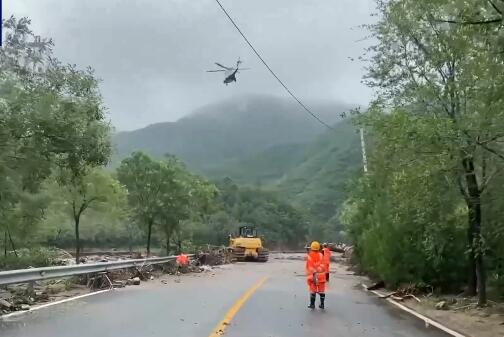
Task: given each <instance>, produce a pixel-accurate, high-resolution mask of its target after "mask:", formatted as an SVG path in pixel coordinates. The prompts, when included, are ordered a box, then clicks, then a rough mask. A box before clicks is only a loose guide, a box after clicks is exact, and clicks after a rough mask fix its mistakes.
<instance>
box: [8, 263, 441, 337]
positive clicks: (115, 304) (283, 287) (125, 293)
mask: <svg viewBox="0 0 504 337" xmlns="http://www.w3.org/2000/svg"><path fill="white" fill-rule="evenodd" d="M303 268H304V265H303V262H302V261H298V260H285V259H272V260H270V262H268V263H266V264H258V263H239V264H235V265H231V266H224V268H222V269H217V270H215V273H204V274H196V275H185V276H183V277H182V278H181V282H180V283H176V282H174V279H173V278H168V283H167V284H163V283H161V282H160V281H157V280H156V281H151V282H149V283H147V284H145V285H144V286H140V287H128V288H125V289H121V290H118V291H113V292H107V293H103V294H99V295H96V296H90V297H86V298H84V299H81V300H76V301H72V302H68V303H64V304H60V305H56V306H52V307H49V308H46V309H42V310H40V311H35V312H32V313H29V314H27V315H23V316H19V317H17V318H15V319H14V318H13V319H11V320H8V321H3V322H0V336H6V337H21V336H23V337H60V336H61V337H89V336H99V337H112V336H114V337H119V336H120V337H147V336H153V337H158V336H159V337H161V336H163V337H166V336H177V337H178V336H181V337H186V336H187V337H191V336H197V337H207V336H209V335H210V334H211V333H212V331H213V330H214V329H215V327H216V326H217V324H218V323H219V322H220V321H221V320H222V319H223V318H224V317H225V316H226V313H228V311H229V309H230V308H232V307H233V306H235V304H236V301H237V300H239V299H240V298H241V297H242V296H243V294H244V293H246V292H247V290H248V289H250V288H251V287H253V286H254V285H255V284H257V282H258V281H259V280H260V279H261V278H263V277H268V279H267V281H266V282H265V283H264V284H263V285H262V286H261V287H260V288H259V289H258V290H257V291H256V292H254V293H253V294H252V296H251V297H250V298H249V300H248V301H247V302H246V303H245V304H244V305H243V306H242V307H241V310H239V311H238V312H237V313H236V316H235V317H234V318H233V320H232V322H231V324H230V325H229V326H227V329H226V332H225V336H228V337H307V336H310V337H324V336H345V337H357V336H359V337H360V336H371V337H442V336H445V335H443V334H440V333H439V332H437V331H434V330H431V329H426V328H425V327H424V325H423V324H421V323H419V322H418V321H416V320H414V319H412V318H410V317H409V316H408V315H406V314H403V313H402V312H401V311H398V310H396V309H393V308H391V307H389V306H387V305H385V304H384V303H383V302H380V300H379V299H376V298H374V297H372V296H369V295H368V294H366V293H364V292H362V290H360V289H359V288H357V287H355V285H356V283H357V279H356V278H355V277H354V276H351V275H347V273H346V272H345V271H344V269H343V268H334V269H337V273H335V274H333V275H332V279H331V284H330V288H329V290H328V296H327V309H326V310H325V311H321V310H314V311H311V310H309V309H307V307H306V306H307V301H308V293H307V287H306V284H305V280H304V277H303Z"/></svg>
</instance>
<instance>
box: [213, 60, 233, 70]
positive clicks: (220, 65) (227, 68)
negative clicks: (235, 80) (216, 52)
mask: <svg viewBox="0 0 504 337" xmlns="http://www.w3.org/2000/svg"><path fill="white" fill-rule="evenodd" d="M215 64H216V65H218V66H219V67H221V68H224V69H226V70H233V68H229V67H226V66H223V65H222V64H220V63H218V62H215Z"/></svg>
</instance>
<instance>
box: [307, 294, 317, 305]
mask: <svg viewBox="0 0 504 337" xmlns="http://www.w3.org/2000/svg"><path fill="white" fill-rule="evenodd" d="M316 298H317V294H310V305H309V306H308V308H310V309H315V299H316Z"/></svg>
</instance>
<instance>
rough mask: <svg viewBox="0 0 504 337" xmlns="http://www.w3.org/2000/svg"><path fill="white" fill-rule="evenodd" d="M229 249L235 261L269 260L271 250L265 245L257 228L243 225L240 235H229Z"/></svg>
mask: <svg viewBox="0 0 504 337" xmlns="http://www.w3.org/2000/svg"><path fill="white" fill-rule="evenodd" d="M228 249H229V251H230V252H231V258H232V260H233V261H246V260H252V261H258V262H266V261H268V257H269V251H268V250H267V249H266V248H264V247H263V245H262V241H261V238H260V237H259V236H258V235H257V229H256V228H255V227H252V226H241V227H240V228H239V232H238V236H235V237H233V236H231V235H229V247H228Z"/></svg>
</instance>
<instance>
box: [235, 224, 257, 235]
mask: <svg viewBox="0 0 504 337" xmlns="http://www.w3.org/2000/svg"><path fill="white" fill-rule="evenodd" d="M239 236H240V237H242V238H256V237H257V229H256V228H254V227H252V226H241V227H240V228H239Z"/></svg>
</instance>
